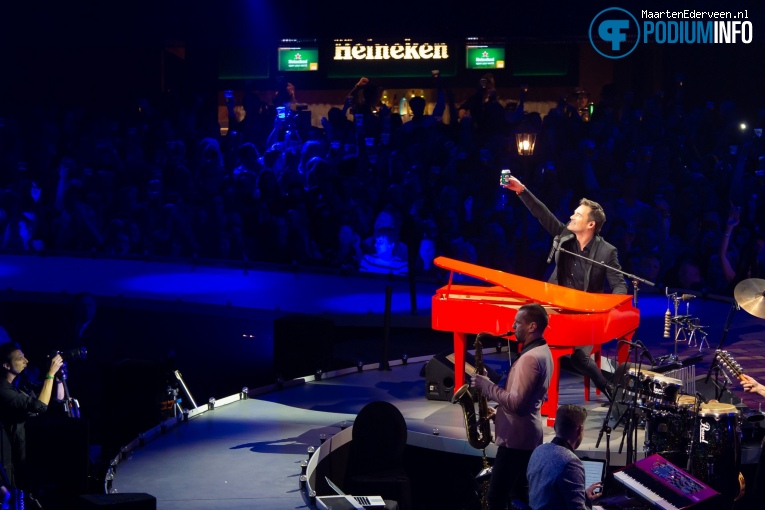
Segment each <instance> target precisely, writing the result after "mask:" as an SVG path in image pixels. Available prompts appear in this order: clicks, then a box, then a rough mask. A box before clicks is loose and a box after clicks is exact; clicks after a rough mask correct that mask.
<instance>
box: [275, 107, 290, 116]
mask: <svg viewBox="0 0 765 510" xmlns="http://www.w3.org/2000/svg"><path fill="white" fill-rule="evenodd" d="M276 116H277V117H278V118H279V119H285V118H286V117H287V112H286V108H285V107H284V106H277V107H276Z"/></svg>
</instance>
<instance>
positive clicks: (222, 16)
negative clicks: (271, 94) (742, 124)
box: [0, 0, 765, 109]
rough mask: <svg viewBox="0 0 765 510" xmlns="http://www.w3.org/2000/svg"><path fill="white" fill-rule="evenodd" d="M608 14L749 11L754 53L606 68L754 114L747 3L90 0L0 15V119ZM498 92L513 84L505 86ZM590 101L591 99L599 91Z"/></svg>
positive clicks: (644, 56) (757, 45)
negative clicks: (372, 47)
mask: <svg viewBox="0 0 765 510" xmlns="http://www.w3.org/2000/svg"><path fill="white" fill-rule="evenodd" d="M614 6H618V7H623V8H626V9H628V10H630V11H631V12H632V13H633V14H636V15H639V11H640V9H668V8H674V9H678V10H679V9H684V8H689V9H696V10H704V9H712V10H720V11H721V10H726V11H733V12H735V11H741V10H744V9H748V12H749V20H750V21H751V22H752V25H753V31H754V42H753V43H752V44H749V45H745V44H735V45H732V44H730V45H682V44H676V45H641V46H639V48H638V49H637V50H636V51H635V52H634V53H633V54H632V55H630V56H629V57H627V58H624V59H621V60H619V61H615V62H614V66H615V67H614V76H615V80H616V81H617V82H618V85H619V86H620V88H621V89H622V90H634V91H635V92H636V94H637V95H638V97H645V96H647V95H650V94H655V93H656V92H657V91H659V90H664V91H667V93H671V92H672V89H673V87H674V86H675V82H676V78H677V73H678V72H680V73H683V74H684V77H685V84H686V85H685V86H686V97H687V98H688V100H689V101H692V102H695V103H699V104H702V103H703V102H705V101H707V100H714V101H716V102H718V103H719V102H721V101H724V100H727V99H736V101H737V102H738V103H739V104H740V105H742V106H743V107H744V108H747V109H752V108H760V107H762V104H763V101H762V99H761V94H762V92H761V91H762V90H763V86H764V85H765V78H764V76H765V73H764V72H763V65H762V64H763V58H762V55H763V51H762V50H763V46H764V43H763V41H765V36H763V35H762V34H765V32H761V31H765V14H764V9H765V7H763V6H762V5H761V3H758V2H755V1H754V0H736V1H734V2H731V3H725V2H713V1H708V0H702V1H696V2H689V3H688V4H687V5H685V4H683V5H681V4H678V3H677V2H666V1H665V2H656V1H648V2H640V3H639V5H634V3H633V2H626V3H623V4H621V5H619V4H616V3H613V2H603V1H595V2H584V3H573V2H565V3H564V2H561V1H553V2H550V1H547V2H545V1H538V2H516V1H485V2H471V3H461V4H460V3H430V4H417V3H411V2H385V3H371V2H368V3H364V2H337V1H326V2H300V1H298V2H271V1H268V2H266V1H224V2H211V1H201V0H192V1H181V0H165V1H162V0H160V1H156V2H151V1H148V0H137V1H133V2H96V1H95V0H86V1H80V2H76V1H75V2H57V3H45V4H43V5H39V4H21V3H9V5H6V6H4V7H3V8H2V11H3V12H2V13H0V32H1V33H2V36H0V37H2V38H3V39H2V50H1V51H0V69H1V70H2V73H1V74H2V76H3V79H2V80H0V87H2V89H0V109H9V108H18V107H23V106H25V105H29V104H34V103H37V102H39V101H47V102H52V103H53V104H56V105H60V106H66V105H67V104H82V103H83V102H85V103H88V104H94V103H96V104H99V105H100V107H101V108H102V109H106V108H118V107H122V106H123V105H124V104H123V103H124V102H126V101H129V100H130V98H131V97H135V96H137V95H151V94H153V93H155V92H158V91H159V90H161V89H162V87H164V89H165V92H166V93H167V92H168V91H170V93H175V94H190V93H192V92H194V93H197V92H201V93H202V94H205V95H207V97H208V98H211V101H213V102H216V101H215V99H214V96H213V95H214V94H215V93H216V91H217V90H218V89H219V88H220V87H219V85H220V84H219V83H218V70H219V64H220V62H221V60H222V59H225V58H230V57H231V55H242V57H241V58H243V59H245V60H247V59H258V58H264V57H263V54H264V53H265V54H266V55H267V56H268V57H267V58H268V59H270V60H275V55H276V51H275V47H276V45H277V43H278V41H279V39H281V38H284V37H295V38H317V39H319V40H325V41H326V40H329V41H331V39H333V38H334V37H357V38H358V37H371V38H375V37H376V38H383V37H385V38H396V37H422V38H428V37H430V38H439V39H445V38H451V39H452V40H454V41H461V40H464V38H465V37H468V36H477V37H486V38H491V37H501V38H504V39H505V40H506V41H507V42H508V44H509V45H511V46H512V45H515V44H521V43H525V44H529V43H531V44H534V45H539V44H542V43H551V42H557V43H568V44H576V43H587V30H588V27H589V24H590V22H591V21H592V19H593V17H594V16H595V15H596V14H597V13H598V12H600V10H602V9H603V8H607V7H614ZM171 47H176V48H177V47H182V48H183V57H182V58H180V59H179V58H178V57H177V56H175V57H172V56H170V55H172V52H168V51H167V50H165V49H163V48H171ZM163 66H164V68H163ZM272 68H273V65H272ZM579 72H580V73H585V72H587V70H586V69H584V70H579ZM460 74H462V75H466V76H465V77H464V79H465V80H466V81H467V82H469V83H471V84H472V83H473V82H474V77H473V76H471V73H470V72H465V71H463V72H462V73H460ZM500 74H501V73H500ZM476 76H477V75H476ZM163 78H164V79H165V80H164V81H163ZM459 79H460V77H457V82H459ZM311 80H313V81H311ZM346 81H347V80H346ZM458 84H459V83H458ZM505 84H507V85H510V83H508V82H507V81H505ZM259 85H260V86H261V88H268V87H269V86H271V87H272V88H275V72H274V71H273V70H272V71H271V76H270V77H269V78H268V79H265V80H263V83H260V84H259ZM338 86H339V88H347V87H346V86H347V83H345V82H343V84H342V85H338V84H337V83H331V80H329V81H327V80H317V79H314V78H309V83H306V84H303V83H299V84H298V87H299V88H302V89H307V88H321V87H326V88H335V87H338ZM412 86H420V87H421V86H424V85H423V84H417V83H412ZM591 92H592V93H593V95H594V97H593V99H594V100H596V101H597V100H598V97H599V91H591ZM532 99H533V98H532ZM540 99H547V98H540ZM553 99H556V98H553Z"/></svg>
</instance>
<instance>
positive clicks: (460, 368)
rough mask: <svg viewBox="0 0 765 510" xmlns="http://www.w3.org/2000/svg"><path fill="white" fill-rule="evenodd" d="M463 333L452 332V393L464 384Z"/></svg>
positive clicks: (464, 346)
mask: <svg viewBox="0 0 765 510" xmlns="http://www.w3.org/2000/svg"><path fill="white" fill-rule="evenodd" d="M465 349H466V344H465V333H454V393H457V390H459V389H460V388H461V387H462V385H463V384H465Z"/></svg>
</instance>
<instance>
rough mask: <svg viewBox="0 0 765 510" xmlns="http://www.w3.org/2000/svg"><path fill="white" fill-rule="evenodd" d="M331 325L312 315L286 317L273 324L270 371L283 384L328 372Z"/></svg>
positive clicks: (333, 326) (323, 319)
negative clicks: (272, 352) (272, 363)
mask: <svg viewBox="0 0 765 510" xmlns="http://www.w3.org/2000/svg"><path fill="white" fill-rule="evenodd" d="M334 333H335V323H334V322H333V321H332V320H330V319H327V318H325V317H320V316H316V315H288V316H285V317H280V318H278V319H276V320H274V368H275V370H276V374H277V375H279V376H281V377H282V378H283V379H284V380H289V379H295V378H296V377H304V376H308V375H313V374H314V373H316V369H318V368H321V369H322V370H327V369H328V366H327V365H328V364H329V362H330V360H331V358H332V341H333V337H334Z"/></svg>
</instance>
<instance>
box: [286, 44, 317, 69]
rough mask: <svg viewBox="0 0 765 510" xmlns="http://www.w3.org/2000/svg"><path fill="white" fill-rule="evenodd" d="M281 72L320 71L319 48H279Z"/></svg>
mask: <svg viewBox="0 0 765 510" xmlns="http://www.w3.org/2000/svg"><path fill="white" fill-rule="evenodd" d="M278 69H279V71H318V70H319V49H318V48H305V47H300V48H297V47H295V48H279V65H278Z"/></svg>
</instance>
